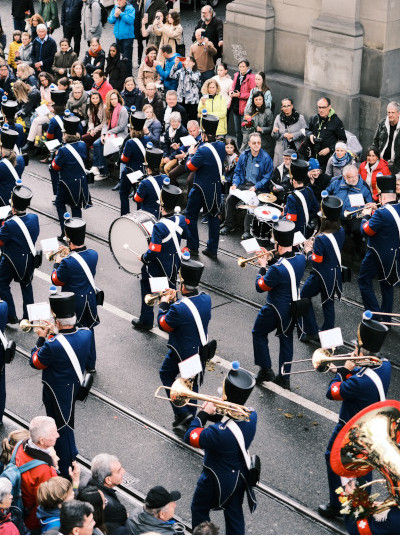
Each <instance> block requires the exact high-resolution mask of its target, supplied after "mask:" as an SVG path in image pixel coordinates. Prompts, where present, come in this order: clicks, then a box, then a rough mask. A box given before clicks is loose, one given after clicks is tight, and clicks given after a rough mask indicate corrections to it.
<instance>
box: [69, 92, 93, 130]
mask: <svg viewBox="0 0 400 536" xmlns="http://www.w3.org/2000/svg"><path fill="white" fill-rule="evenodd" d="M71 88H72V91H71V93H70V95H69V98H68V100H67V106H66V108H67V110H69V111H70V112H71V113H73V114H74V115H77V116H78V117H79V119H80V120H81V124H82V126H83V127H85V126H86V121H87V115H86V108H87V102H88V94H87V93H86V91H85V90H84V89H83V85H82V84H81V82H78V81H77V82H72V84H71Z"/></svg>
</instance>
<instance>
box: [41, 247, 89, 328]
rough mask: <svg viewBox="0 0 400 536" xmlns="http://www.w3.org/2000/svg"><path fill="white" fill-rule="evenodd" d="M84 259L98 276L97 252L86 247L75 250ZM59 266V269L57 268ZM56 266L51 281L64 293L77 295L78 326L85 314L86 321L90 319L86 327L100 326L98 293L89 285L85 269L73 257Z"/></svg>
mask: <svg viewBox="0 0 400 536" xmlns="http://www.w3.org/2000/svg"><path fill="white" fill-rule="evenodd" d="M74 252H76V253H78V255H80V256H81V257H82V259H83V260H84V261H85V262H86V264H87V265H88V266H89V269H90V271H91V272H92V274H93V278H94V277H95V275H96V266H97V261H98V258H99V256H98V254H97V251H95V250H94V249H86V246H84V247H82V248H79V249H75V250H74ZM56 266H57V267H56ZM56 266H55V270H53V273H52V274H51V281H52V282H53V284H54V285H56V286H58V287H62V290H63V291H64V292H73V293H74V294H75V313H76V318H77V324H80V323H81V321H82V317H83V315H84V313H86V315H85V320H88V319H89V322H88V324H89V325H88V324H87V323H85V326H86V327H88V328H92V327H94V326H97V325H98V324H99V317H98V315H97V304H96V293H95V291H94V289H93V287H92V285H91V284H90V283H89V280H88V278H87V277H86V274H85V272H84V271H83V268H82V267H81V265H80V264H79V263H78V261H77V260H75V259H74V258H73V257H71V255H68V257H65V258H64V259H62V260H61V262H60V264H59V265H56Z"/></svg>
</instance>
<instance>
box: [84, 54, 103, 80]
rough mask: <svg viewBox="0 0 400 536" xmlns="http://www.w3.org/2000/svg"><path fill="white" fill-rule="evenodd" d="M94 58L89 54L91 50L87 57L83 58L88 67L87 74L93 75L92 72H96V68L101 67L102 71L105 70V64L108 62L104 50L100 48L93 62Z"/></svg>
mask: <svg viewBox="0 0 400 536" xmlns="http://www.w3.org/2000/svg"><path fill="white" fill-rule="evenodd" d="M92 59H93V58H92V56H91V55H90V54H89V51H88V52H86V54H85V57H84V58H83V65H84V66H85V68H86V72H87V74H88V75H90V76H92V74H93V73H94V71H95V70H96V69H101V70H102V71H104V65H105V63H106V54H105V52H104V50H100V52H99V54H98V55H97V57H96V59H95V61H94V62H93V64H92Z"/></svg>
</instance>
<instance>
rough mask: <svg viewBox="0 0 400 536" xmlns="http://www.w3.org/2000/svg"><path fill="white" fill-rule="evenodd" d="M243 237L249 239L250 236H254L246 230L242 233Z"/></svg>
mask: <svg viewBox="0 0 400 536" xmlns="http://www.w3.org/2000/svg"><path fill="white" fill-rule="evenodd" d="M241 238H242V240H248V239H249V238H252V236H251V234H250V233H248V232H247V231H246V232H245V233H243V234H242V236H241Z"/></svg>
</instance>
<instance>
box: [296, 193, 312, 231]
mask: <svg viewBox="0 0 400 536" xmlns="http://www.w3.org/2000/svg"><path fill="white" fill-rule="evenodd" d="M293 193H294V195H295V196H296V197H297V198H298V199H299V200H300V202H301V205H302V207H303V212H304V217H305V220H306V225H308V222H309V219H310V215H309V213H308V206H307V201H306V198H305V197H304V195H303V194H302V193H301V192H299V191H298V190H295V191H294V192H293Z"/></svg>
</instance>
